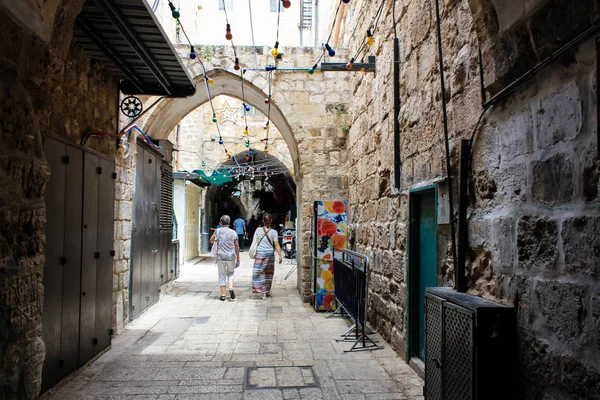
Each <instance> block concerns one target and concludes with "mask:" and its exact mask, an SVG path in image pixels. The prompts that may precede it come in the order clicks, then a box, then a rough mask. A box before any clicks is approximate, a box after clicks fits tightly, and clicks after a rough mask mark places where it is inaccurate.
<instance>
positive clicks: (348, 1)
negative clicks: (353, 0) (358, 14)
mask: <svg viewBox="0 0 600 400" xmlns="http://www.w3.org/2000/svg"><path fill="white" fill-rule="evenodd" d="M342 1H343V2H344V3H345V4H348V3H350V0H342Z"/></svg>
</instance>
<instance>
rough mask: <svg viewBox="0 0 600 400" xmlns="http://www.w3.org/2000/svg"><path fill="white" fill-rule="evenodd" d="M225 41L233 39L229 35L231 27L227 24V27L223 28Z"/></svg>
mask: <svg viewBox="0 0 600 400" xmlns="http://www.w3.org/2000/svg"><path fill="white" fill-rule="evenodd" d="M225 31H226V33H225V39H227V40H231V39H233V35H232V34H231V26H230V25H229V24H227V27H226V28H225Z"/></svg>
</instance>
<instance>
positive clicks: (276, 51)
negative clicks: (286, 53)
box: [271, 42, 279, 57]
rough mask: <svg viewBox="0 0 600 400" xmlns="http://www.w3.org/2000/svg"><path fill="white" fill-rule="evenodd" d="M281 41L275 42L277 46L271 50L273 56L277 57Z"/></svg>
mask: <svg viewBox="0 0 600 400" xmlns="http://www.w3.org/2000/svg"><path fill="white" fill-rule="evenodd" d="M278 49H279V42H275V46H274V47H273V50H271V55H272V56H273V57H277V54H279V50H278Z"/></svg>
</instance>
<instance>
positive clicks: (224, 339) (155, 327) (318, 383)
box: [43, 253, 423, 400]
mask: <svg viewBox="0 0 600 400" xmlns="http://www.w3.org/2000/svg"><path fill="white" fill-rule="evenodd" d="M292 267H293V265H291V264H290V263H287V264H285V263H284V264H283V265H278V266H276V273H275V279H274V286H273V292H272V294H273V295H272V297H271V298H269V299H267V300H265V301H263V300H261V299H260V298H259V297H258V296H256V295H254V294H252V293H251V290H250V288H251V284H250V283H251V274H252V260H250V259H249V258H248V257H247V253H243V260H242V265H241V267H240V268H238V269H237V270H236V299H235V300H230V299H228V300H227V301H225V302H221V301H219V299H218V297H219V289H218V286H217V270H216V266H215V263H214V260H212V259H210V258H209V259H206V260H204V261H202V262H200V263H189V264H186V265H184V266H183V267H182V269H181V276H180V278H179V279H178V280H177V281H175V282H173V285H172V287H171V290H170V292H169V293H167V294H165V295H163V296H162V298H161V300H160V301H159V302H158V303H157V304H156V305H155V306H153V307H152V308H150V309H149V310H148V311H147V312H145V313H143V314H142V315H141V316H139V317H138V318H137V319H136V320H135V321H133V322H132V323H131V324H130V325H129V326H128V328H127V330H126V331H125V332H124V333H123V334H121V335H120V336H119V337H118V338H115V339H113V343H112V348H111V349H110V350H109V351H108V352H106V353H105V354H104V355H102V357H100V358H99V359H98V360H97V361H96V362H94V363H93V364H92V365H91V366H89V367H88V368H87V369H85V370H83V371H82V372H80V373H79V374H78V375H77V376H76V377H75V378H74V379H72V380H71V381H70V382H68V383H66V384H64V385H62V386H61V387H59V388H58V389H57V390H55V391H54V392H53V393H49V394H47V395H45V396H43V399H44V400H49V399H52V400H100V399H103V400H122V399H123V400H125V399H126V400H131V399H137V400H140V399H153V400H186V399H194V400H253V399H256V400H269V399H276V400H288V399H294V400H304V399H309V400H319V399H323V400H330V399H331V400H346V399H347V400H350V399H352V400H421V399H423V397H422V390H423V382H422V381H421V379H420V378H419V377H418V376H417V375H416V374H415V373H414V372H413V371H412V370H411V369H410V367H408V365H407V364H406V363H405V362H404V361H403V360H402V359H400V358H399V357H398V356H397V355H396V353H395V352H394V351H392V350H391V349H390V347H389V345H387V344H386V343H385V341H383V340H382V339H381V337H379V336H378V335H377V334H374V335H373V337H374V339H376V340H379V343H380V344H382V345H383V346H384V348H383V349H382V350H376V351H363V352H353V353H345V352H344V350H348V349H349V348H350V346H351V345H352V344H351V343H338V342H336V341H335V339H336V338H338V337H339V335H340V334H342V333H343V332H344V331H346V329H348V324H347V322H346V321H345V320H343V319H341V318H327V315H326V314H321V313H316V312H315V311H314V310H313V309H312V308H311V307H310V306H309V305H307V304H304V303H302V301H301V299H300V296H299V294H298V291H297V289H296V280H295V274H293V275H294V276H292V277H290V278H289V279H288V280H287V281H284V279H283V278H284V277H285V275H286V274H287V272H288V271H289V270H290V269H291V268H292ZM309 386H312V387H309Z"/></svg>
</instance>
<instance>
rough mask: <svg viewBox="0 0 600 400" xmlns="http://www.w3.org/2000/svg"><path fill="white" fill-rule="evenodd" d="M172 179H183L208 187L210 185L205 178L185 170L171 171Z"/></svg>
mask: <svg viewBox="0 0 600 400" xmlns="http://www.w3.org/2000/svg"><path fill="white" fill-rule="evenodd" d="M173 179H174V180H177V179H184V180H186V181H190V182H192V183H193V184H195V185H196V186H200V187H208V186H210V185H211V184H210V182H208V181H206V179H204V178H202V177H200V175H198V174H197V173H196V172H187V171H173Z"/></svg>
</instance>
